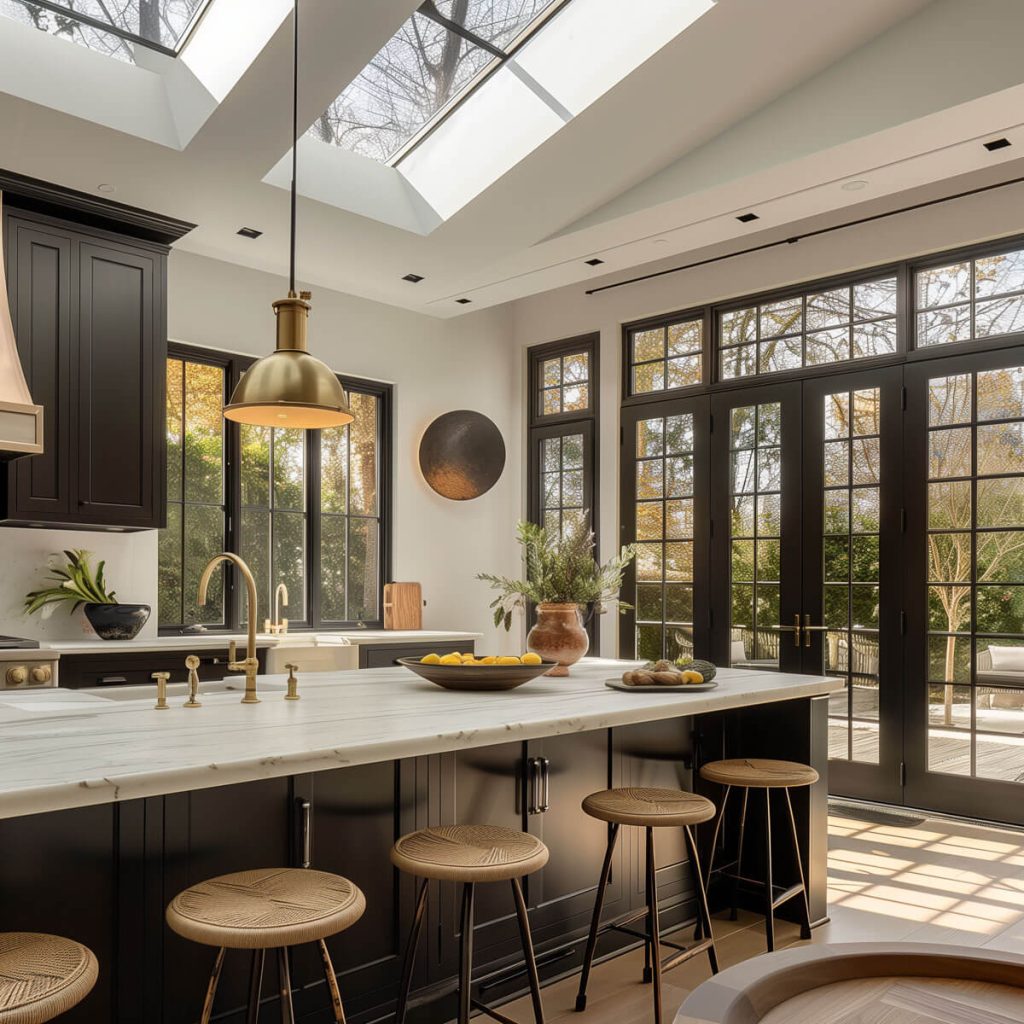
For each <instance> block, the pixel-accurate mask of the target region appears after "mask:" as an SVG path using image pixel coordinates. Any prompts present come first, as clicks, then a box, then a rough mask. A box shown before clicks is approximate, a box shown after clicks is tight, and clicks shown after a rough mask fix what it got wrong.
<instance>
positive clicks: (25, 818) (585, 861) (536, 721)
mask: <svg viewBox="0 0 1024 1024" xmlns="http://www.w3.org/2000/svg"><path fill="white" fill-rule="evenodd" d="M624 667H626V663H622V662H610V661H601V660H597V659H588V660H587V661H585V662H583V663H581V664H580V665H579V666H577V667H575V668H574V669H573V674H572V676H570V677H569V678H568V679H548V678H544V677H542V678H541V679H538V680H535V681H533V682H531V683H529V684H527V685H526V686H524V687H522V688H520V689H517V690H512V691H509V692H506V693H455V692H451V691H446V690H440V689H438V688H436V687H434V686H432V685H431V684H429V683H427V682H425V681H424V680H421V679H419V678H418V677H416V676H414V675H413V674H412V673H410V672H408V671H407V670H405V669H401V668H381V669H371V670H363V671H359V672H347V673H322V674H319V675H317V676H315V677H314V676H312V675H309V676H305V677H302V676H301V675H300V683H299V693H300V695H301V698H302V699H301V700H299V701H297V702H288V701H284V700H283V699H282V697H283V692H284V685H283V683H284V680H283V677H269V678H268V677H261V679H260V687H261V696H262V698H263V700H262V703H261V704H259V705H256V706H243V705H242V704H240V703H239V694H238V693H237V692H234V691H232V690H229V689H222V690H221V692H216V693H208V694H206V695H205V696H204V697H203V698H202V699H203V707H202V708H199V709H194V710H185V709H183V708H181V707H180V706H172V709H171V710H170V711H163V712H155V711H153V710H152V702H151V701H149V700H146V701H140V700H119V699H117V694H116V693H112V694H111V696H110V697H107V696H90V695H87V694H83V693H74V692H67V691H64V690H53V691H49V692H35V693H24V694H13V695H7V694H0V766H2V770H0V818H2V819H4V820H3V821H0V835H2V841H3V845H4V848H5V849H6V850H7V851H8V853H7V856H6V857H5V868H4V870H3V871H2V872H0V893H2V896H3V904H4V906H5V911H6V918H7V920H6V925H5V926H6V927H7V928H10V929H15V928H21V929H26V930H49V931H55V932H59V933H61V934H66V935H69V936H71V937H73V938H76V939H80V940H81V941H84V942H86V943H88V944H89V945H90V946H91V947H92V948H93V949H94V950H95V951H96V953H97V955H98V957H99V959H100V963H101V982H100V984H99V985H98V986H97V990H96V992H95V993H94V994H93V995H92V996H90V998H89V999H88V1000H87V1001H86V1002H85V1003H83V1004H82V1006H81V1007H79V1008H78V1009H77V1010H75V1011H74V1012H73V1014H71V1015H69V1016H68V1018H67V1019H68V1020H69V1021H72V1022H73V1021H75V1020H79V1021H90V1022H91V1021H96V1022H99V1021H103V1022H106V1021H140V1020H143V1019H149V1020H161V1021H164V1022H167V1024H170V1022H175V1024H177V1022H182V1024H184V1022H186V1021H189V1020H192V1019H194V1016H195V1013H196V1010H197V1008H198V1006H199V1005H200V1003H201V994H202V989H203V985H204V982H205V973H206V970H207V968H208V960H209V955H208V953H209V951H206V950H203V949H200V948H197V947H194V946H191V945H189V944H188V943H185V942H183V941H182V940H180V939H178V938H177V937H176V936H174V935H172V934H170V933H169V932H168V931H167V930H166V929H165V928H164V927H163V923H162V913H163V907H164V904H165V903H166V901H167V900H169V899H170V898H171V897H172V896H173V895H174V893H175V892H176V891H178V890H179V889H181V888H184V887H185V886H187V885H189V884H192V883H193V882H195V881H198V880H200V879H202V878H205V877H210V876H212V875H215V874H218V873H223V872H226V871H233V870H240V869H243V868H249V867H257V866H267V865H270V864H302V863H306V862H312V863H313V864H314V865H315V866H316V867H318V868H321V869H324V870H334V871H338V872H340V873H344V874H346V875H347V876H348V877H350V878H352V879H353V880H354V881H355V882H356V883H357V884H359V885H360V886H361V887H362V888H363V890H364V892H365V893H366V896H367V903H368V910H367V914H366V916H365V918H364V919H363V921H361V922H360V923H359V925H357V926H356V927H355V928H353V929H351V930H350V931H349V932H346V933H345V934H344V935H343V936H340V937H339V938H338V939H337V940H336V942H335V943H333V944H332V955H333V956H334V957H335V963H336V966H337V967H338V970H339V972H340V974H341V977H342V982H343V984H344V985H345V989H346V996H347V1005H348V1009H349V1018H350V1020H353V1021H358V1020H362V1019H366V1020H373V1019H376V1018H377V1017H379V1016H381V1015H383V1014H386V1012H387V1009H388V1006H389V1004H390V1002H391V1000H392V999H393V996H394V986H395V982H396V979H397V972H398V959H399V957H400V953H401V942H402V938H403V936H404V934H405V931H406V926H407V924H408V918H409V915H410V914H411V909H412V908H411V903H412V886H411V882H410V880H408V879H405V878H402V879H400V880H396V878H395V876H394V874H393V872H392V869H391V867H390V864H389V863H388V859H387V853H388V849H389V846H390V844H391V842H392V841H393V840H394V838H395V837H396V836H397V835H398V834H401V833H402V832H405V831H410V830H412V829H415V828H419V827H423V826H425V825H428V824H436V823H439V822H442V821H488V822H492V823H495V824H503V825H510V826H512V827H516V828H526V829H529V830H530V831H532V832H534V833H536V834H537V835H539V836H540V837H541V838H542V839H544V841H545V842H546V843H547V844H548V845H549V847H550V848H551V853H552V856H551V862H550V864H549V866H548V867H547V868H545V869H544V870H543V871H542V872H540V873H539V874H538V875H537V876H536V877H533V876H531V878H530V879H528V901H529V905H530V908H531V909H530V914H531V919H532V922H533V927H534V931H535V937H536V939H537V943H538V949H539V952H540V961H541V966H542V971H543V973H545V974H546V975H547V976H548V977H550V976H554V975H557V974H559V973H563V972H564V971H566V970H569V969H571V968H572V967H573V966H574V965H575V963H576V962H577V961H578V957H579V954H580V953H581V951H582V950H581V945H582V943H581V937H582V935H583V933H584V931H585V928H586V923H587V915H588V913H589V910H590V907H591V905H592V899H593V886H594V885H595V884H596V881H597V872H598V866H599V864H600V859H601V855H602V853H603V846H604V839H605V829H604V827H603V826H602V825H601V824H600V823H598V822H595V821H593V820H592V819H589V818H587V817H586V816H585V815H584V814H583V813H582V811H581V810H580V807H579V803H580V800H581V799H582V797H583V796H585V795H586V794H587V793H588V792H590V791H593V790H596V789H601V788H604V787H605V786H608V785H673V786H684V787H694V786H696V788H698V789H700V790H701V791H702V792H705V793H706V794H707V795H708V796H710V797H711V798H712V799H715V798H716V797H717V796H718V794H717V792H716V791H715V789H714V787H707V786H706V784H704V783H702V782H700V780H699V779H697V778H696V771H695V765H698V764H699V763H701V762H703V761H707V760H711V759H714V758H717V757H721V756H730V755H731V756H736V755H745V756H778V757H790V758H793V759H796V760H803V761H807V762H809V763H812V764H814V765H815V766H816V767H818V769H819V770H820V771H821V772H822V773H823V774H824V770H825V765H826V758H827V749H826V703H827V695H828V694H829V693H830V692H832V691H833V690H835V689H836V688H838V687H839V686H840V685H841V684H840V683H838V682H836V681H833V680H827V679H824V678H822V677H817V676H804V675H789V674H777V673H771V672H763V671H752V670H740V669H725V670H722V671H720V673H719V677H718V680H717V681H718V683H719V685H718V687H717V688H716V689H714V690H712V691H709V692H705V693H686V692H680V691H669V692H665V693H623V692H620V691H614V690H610V689H608V688H607V687H605V685H604V682H605V680H606V679H607V678H609V677H613V676H618V675H621V672H622V671H623V668H624ZM113 689H115V690H116V688H113ZM535 767H538V768H539V770H534V769H535ZM537 780H540V781H539V782H538V781H537ZM538 786H540V787H541V789H538V788H537V787H538ZM825 796H826V790H825V782H824V779H823V780H822V782H821V783H819V784H818V785H817V786H815V787H812V788H811V790H810V791H808V792H806V793H801V794H798V799H797V800H796V805H797V815H798V826H799V829H800V833H801V845H802V847H803V851H804V856H805V859H806V863H807V866H808V873H809V881H810V886H811V897H812V917H814V918H817V919H823V918H824V916H825V897H824V855H825V843H826V835H825ZM783 845H784V844H780V846H783ZM660 850H661V851H662V857H661V858H660V865H659V877H658V887H659V897H660V898H661V900H662V902H663V905H664V906H665V908H666V921H667V922H669V923H671V922H672V921H673V920H675V921H676V922H681V921H684V920H686V919H688V918H689V917H692V906H691V901H690V898H689V896H690V889H689V872H688V869H687V868H686V865H685V862H684V860H683V857H682V849H681V843H678V842H676V841H675V839H674V838H673V837H666V840H665V841H664V842H663V843H662V844H661V846H660ZM618 861H619V863H618V864H617V870H616V871H615V877H614V881H613V884H612V886H611V889H610V891H609V898H608V901H607V904H606V908H607V913H608V916H609V917H612V916H616V915H619V914H623V913H626V912H627V911H628V910H630V909H632V908H633V907H634V906H636V905H637V903H638V901H642V891H640V892H639V893H638V891H637V890H638V883H637V880H638V875H637V872H638V870H639V869H638V864H639V857H638V850H637V849H636V848H635V844H632V843H629V842H626V843H623V844H621V849H620V851H619V852H618ZM753 866H754V865H752V867H753ZM786 866H787V865H786V861H785V857H784V850H783V854H782V856H781V857H780V862H779V865H778V867H777V870H778V871H779V872H781V871H784V870H785V869H786ZM639 889H640V890H642V886H640V887H639ZM506 895H507V894H506V893H504V892H501V893H494V894H493V895H492V894H490V893H482V894H481V903H480V913H479V918H478V920H479V924H478V927H477V934H476V945H477V952H478V958H479V963H480V970H479V972H478V978H479V979H480V983H481V984H482V985H483V986H484V988H485V989H486V990H487V997H488V998H489V999H494V998H495V996H496V995H497V996H500V995H502V994H504V993H512V992H514V991H516V990H517V989H518V988H519V987H520V986H521V983H522V976H521V975H520V974H519V972H518V968H517V967H516V966H515V950H516V940H515V936H514V931H515V929H514V923H513V921H512V920H510V910H511V907H510V906H508V907H507V906H505V902H506V899H505V897H506ZM431 905H432V908H433V911H432V913H433V917H432V920H431V921H430V922H429V923H428V927H429V929H430V930H429V931H428V934H430V935H432V936H435V939H436V941H432V942H431V943H430V954H429V955H427V956H424V957H423V958H422V959H423V960H424V961H425V962H424V963H422V964H421V965H420V976H419V977H418V978H417V982H416V984H417V987H418V988H428V987H430V986H435V985H438V984H442V983H443V982H445V981H446V980H447V979H448V978H450V977H451V975H452V973H453V968H454V961H453V956H454V946H455V939H456V932H457V924H456V917H457V915H456V914H455V909H454V905H453V901H452V894H451V892H450V891H448V892H444V893H443V894H442V895H441V898H439V899H436V900H432V903H431ZM612 945H613V943H612V942H610V944H609V948H610V947H611V946H612ZM103 968H105V970H103ZM244 973H245V972H244V968H243V965H242V964H241V963H238V964H236V965H234V969H233V970H229V971H228V972H227V973H226V975H225V987H224V991H223V994H222V1001H223V1007H224V1011H225V1016H224V1017H223V1019H224V1020H231V1021H234V1020H236V1019H237V1020H240V1019H241V1017H240V1016H238V1015H236V1014H233V1013H232V1010H231V1007H237V1008H240V1007H241V1006H242V1003H243V989H244ZM294 977H295V978H296V979H297V982H296V983H297V984H299V985H301V986H302V990H301V991H300V992H299V993H297V995H296V1004H297V1005H296V1009H297V1012H298V1017H299V1019H300V1020H303V1019H304V1014H307V1013H308V1014H309V1016H308V1019H309V1020H310V1021H314V1020H318V1019H320V1018H318V1017H317V1016H316V1013H315V1012H314V1009H317V1010H318V1009H320V1008H322V1007H323V1005H324V1003H323V1000H322V998H320V997H321V996H322V993H321V992H319V991H318V985H317V982H316V977H317V965H316V964H315V963H311V962H310V963H307V962H306V961H305V959H304V954H303V952H302V951H297V952H296V965H295V973H294ZM307 1008H308V1009H307ZM434 1012H435V1013H436V1012H439V1011H438V1008H437V1007H435V1008H434ZM240 1013H241V1010H240V1009H239V1010H238V1014H240ZM438 1019H441V1018H438Z"/></svg>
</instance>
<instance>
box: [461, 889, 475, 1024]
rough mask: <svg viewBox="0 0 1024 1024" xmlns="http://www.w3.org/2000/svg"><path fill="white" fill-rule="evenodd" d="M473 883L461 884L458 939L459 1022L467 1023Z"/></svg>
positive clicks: (470, 970)
mask: <svg viewBox="0 0 1024 1024" xmlns="http://www.w3.org/2000/svg"><path fill="white" fill-rule="evenodd" d="M473 888H474V886H473V883H472V882H466V883H465V884H464V885H463V886H462V935H461V937H460V940H459V1018H458V1020H459V1024H469V1010H470V1005H471V1002H472V998H471V994H470V986H471V984H472V981H473Z"/></svg>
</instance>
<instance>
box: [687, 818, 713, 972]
mask: <svg viewBox="0 0 1024 1024" xmlns="http://www.w3.org/2000/svg"><path fill="white" fill-rule="evenodd" d="M683 835H684V836H685V837H686V849H687V851H688V852H689V855H690V868H691V870H692V871H693V881H694V884H695V885H696V887H697V920H698V921H700V922H703V926H704V927H705V928H706V929H707V930H708V938H709V939H710V940H711V945H710V946H708V963H710V964H711V973H712V974H717V973H718V951H717V950H716V949H715V933H714V932H713V931H712V930H711V911H709V910H708V896H707V890H706V889H705V888H704V877H703V875H702V874H701V870H700V855H699V854H698V853H697V841H696V840H695V839H694V838H693V831H692V830H691V829H690V826H689V825H684V826H683Z"/></svg>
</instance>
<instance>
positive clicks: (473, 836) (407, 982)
mask: <svg viewBox="0 0 1024 1024" xmlns="http://www.w3.org/2000/svg"><path fill="white" fill-rule="evenodd" d="M547 861H548V848H547V847H546V846H545V845H544V844H543V843H542V842H541V841H540V840H539V839H536V838H535V837H534V836H531V835H529V834H528V833H526V832H516V831H515V830H514V829H510V828H501V827H500V826H497V825H440V826H437V827H435V828H424V829H420V831H419V832H410V833H409V835H406V836H402V838H401V839H399V840H398V842H397V843H395V845H394V847H392V850H391V862H392V863H393V864H394V865H395V867H397V868H398V869H399V870H400V871H404V872H406V874H410V875H414V876H415V877H417V878H420V879H422V881H421V882H420V887H419V894H418V895H417V897H416V914H415V916H414V918H413V924H412V931H411V932H410V933H409V941H408V944H407V946H406V949H405V963H404V965H403V969H402V987H401V989H400V990H399V995H398V1007H397V1010H396V1013H395V1024H404V1022H405V1013H406V1009H407V1008H408V1005H409V992H410V989H411V988H412V972H413V965H414V963H415V960H416V945H417V942H418V940H419V935H420V929H421V928H422V926H423V916H424V914H425V912H426V909H427V885H428V882H429V880H430V879H436V880H438V881H442V882H461V883H462V928H461V936H460V939H459V989H458V991H459V1015H458V1024H467V1022H468V1021H469V1014H470V1010H473V1009H475V1010H480V1011H482V1012H483V1013H486V1014H487V1015H488V1016H489V1017H493V1018H494V1019H495V1020H498V1021H502V1022H503V1024H515V1022H513V1021H511V1020H510V1018H508V1017H506V1016H504V1015H503V1014H500V1013H498V1012H497V1011H496V1010H492V1009H491V1008H490V1007H489V1006H486V1005H485V1004H484V1003H481V1002H479V1001H478V1000H476V999H473V997H472V994H471V991H470V988H471V983H472V980H473V894H474V891H475V888H476V886H477V884H478V883H480V882H506V881H508V882H511V883H512V896H513V899H514V900H515V905H516V918H517V920H518V922H519V935H520V938H521V939H522V943H523V956H524V958H525V960H526V973H527V977H528V978H529V981H530V996H531V997H532V1000H533V1016H534V1019H535V1021H536V1024H544V1007H543V1004H542V1003H541V997H540V977H539V976H538V974H537V961H536V958H535V957H534V954H533V939H532V937H531V935H530V921H529V918H528V917H527V914H526V900H525V899H523V887H522V885H521V884H520V881H519V880H520V879H521V878H523V877H524V876H525V875H528V874H530V873H531V872H533V871H537V870H538V869H539V868H542V867H543V866H544V865H545V864H546V863H547Z"/></svg>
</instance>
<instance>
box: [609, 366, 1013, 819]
mask: <svg viewBox="0 0 1024 1024" xmlns="http://www.w3.org/2000/svg"><path fill="white" fill-rule="evenodd" d="M623 446H624V449H623V450H624V457H623V462H622V465H623V469H622V487H623V505H622V510H623V511H622V529H623V540H624V541H631V540H634V539H635V540H636V541H637V542H638V557H637V560H636V567H635V570H634V571H633V572H632V574H631V575H630V577H629V578H628V579H627V581H626V587H625V595H626V600H628V601H630V602H631V603H632V604H634V605H635V611H633V612H631V613H630V614H629V616H628V617H627V619H626V621H625V623H624V628H622V629H621V630H620V636H622V644H621V650H622V653H623V655H625V656H630V657H632V656H634V655H635V656H637V657H643V658H652V659H653V658H658V657H668V658H676V657H679V656H687V655H691V656H696V657H708V658H710V659H711V660H713V661H714V662H715V663H716V664H719V665H733V666H739V667H744V668H748V669H753V670H755V671H764V672H770V671H784V672H806V673H810V674H815V675H822V674H825V675H828V676H831V677H834V678H837V679H840V680H841V681H842V683H843V687H842V689H841V690H839V691H838V692H837V693H836V694H834V695H833V697H832V698H831V700H830V704H829V758H830V766H829V767H830V779H829V789H830V792H831V793H833V794H835V795H841V796H850V797H857V798H861V799H866V800H876V801H879V802H885V803H897V804H899V803H903V804H906V805H908V806H913V807H920V808H925V809H931V810H937V811H945V812H948V813H953V814H962V815H968V816H975V817H982V818H989V819H993V820H1001V821H1008V822H1016V823H1020V824H1024V350H1022V349H1021V348H1020V347H1015V348H1005V349H1002V350H1000V351H997V352H990V353H979V354H974V355H970V356H962V357H961V356H957V357H954V358H941V359H937V358H921V359H918V360H914V361H911V362H910V363H908V364H907V365H905V366H889V367H885V368H882V369H874V370H864V371H854V372H851V373H841V374H828V375H823V376H822V377H820V378H817V379H810V380H803V381H787V382H780V383H774V384H764V385H753V386H749V387H742V388H736V389H733V390H729V391H719V392H717V393H715V394H714V395H713V396H711V397H708V396H702V397H699V398H689V399H679V400H674V401H666V402H658V403H651V404H647V405H636V406H630V407H627V408H625V409H624V410H623Z"/></svg>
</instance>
